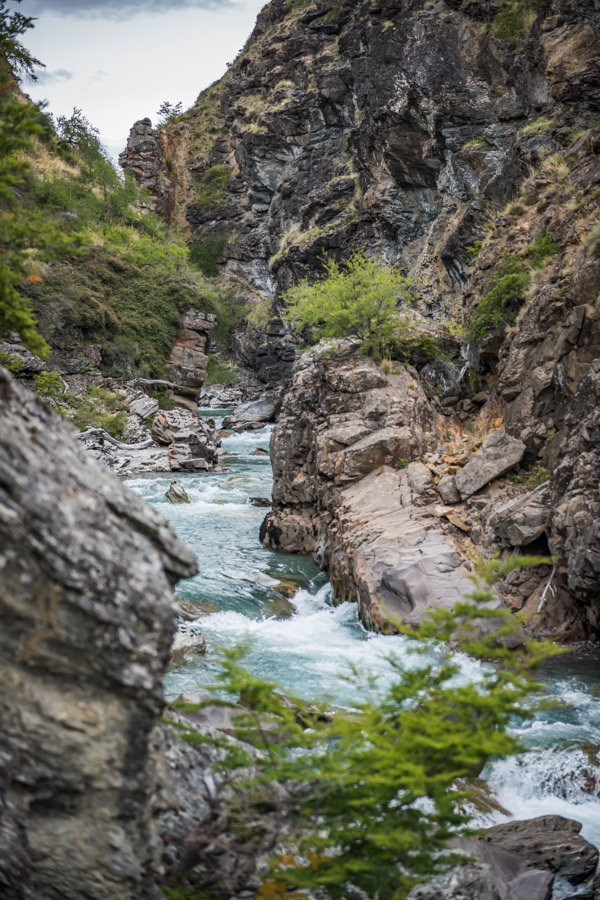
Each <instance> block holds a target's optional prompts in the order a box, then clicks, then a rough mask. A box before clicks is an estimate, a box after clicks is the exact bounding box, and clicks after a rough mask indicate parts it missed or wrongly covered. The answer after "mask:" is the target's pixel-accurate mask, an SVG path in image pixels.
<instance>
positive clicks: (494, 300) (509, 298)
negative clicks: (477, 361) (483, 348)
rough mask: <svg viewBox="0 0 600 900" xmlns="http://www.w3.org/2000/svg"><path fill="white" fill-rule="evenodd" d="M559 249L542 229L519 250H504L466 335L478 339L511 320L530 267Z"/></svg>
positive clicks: (539, 265) (541, 264)
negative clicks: (524, 247)
mask: <svg viewBox="0 0 600 900" xmlns="http://www.w3.org/2000/svg"><path fill="white" fill-rule="evenodd" d="M558 252H559V248H558V245H557V244H556V243H555V242H554V241H553V239H552V238H551V237H550V235H549V234H548V232H547V231H546V230H544V231H542V232H541V233H540V234H538V236H537V237H536V238H535V239H534V240H533V241H532V242H531V244H530V245H529V246H528V247H527V249H526V250H524V251H523V253H510V252H509V251H508V250H505V251H504V253H503V254H502V257H501V258H500V262H499V264H498V265H497V267H496V271H495V272H494V274H493V275H492V277H491V278H490V280H489V281H488V284H487V290H486V293H485V294H484V296H483V297H482V299H481V300H480V301H479V304H478V306H477V308H476V310H475V312H474V314H473V316H472V318H471V321H470V323H469V337H470V338H471V339H472V340H481V338H483V337H485V335H486V334H489V333H490V332H493V331H496V330H498V329H501V328H503V327H504V326H506V325H510V324H512V323H513V322H514V321H515V319H516V317H517V313H518V311H519V309H520V308H521V306H522V304H523V303H524V301H525V298H526V295H527V290H528V288H529V283H530V280H531V270H532V269H534V270H535V269H542V268H543V267H544V266H545V265H546V263H547V262H548V260H549V259H551V258H552V257H553V256H555V255H556V254H557V253H558Z"/></svg>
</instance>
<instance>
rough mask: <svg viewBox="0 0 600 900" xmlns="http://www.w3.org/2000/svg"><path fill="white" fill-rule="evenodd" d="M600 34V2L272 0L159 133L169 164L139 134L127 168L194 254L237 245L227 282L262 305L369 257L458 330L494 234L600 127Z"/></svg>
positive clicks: (228, 254) (148, 135)
mask: <svg viewBox="0 0 600 900" xmlns="http://www.w3.org/2000/svg"><path fill="white" fill-rule="evenodd" d="M513 8H514V9H513ZM511 10H512V12H511ZM509 13H510V15H509ZM513 13H514V15H513ZM597 20H598V15H597V9H596V5H595V3H594V2H593V0H587V2H583V3H574V2H568V0H552V2H544V3H541V4H539V3H536V4H533V3H532V4H529V5H528V4H527V3H525V2H523V3H518V4H517V3H511V2H509V0H503V2H495V3H488V2H485V3H483V2H470V3H467V4H465V3H455V2H437V3H434V4H430V3H425V2H423V0H413V2H410V3H405V4H398V3H396V2H385V0H376V2H360V3H351V2H345V3H341V4H340V3H336V4H333V3H331V0H312V2H311V0H309V2H302V0H300V2H290V0H287V2H286V0H273V2H272V3H270V4H268V6H266V7H265V9H264V10H263V11H262V13H261V14H260V16H259V18H258V21H257V25H256V28H255V30H254V33H253V35H252V36H251V38H250V40H249V42H248V44H247V47H246V48H245V50H244V51H243V53H242V54H241V55H240V56H239V57H238V59H237V60H236V61H235V63H234V64H233V66H232V67H231V68H230V70H229V71H228V73H227V74H226V75H225V77H224V78H223V79H222V80H221V81H220V82H218V83H217V84H215V85H213V86H212V87H211V88H210V89H209V90H208V91H206V92H204V93H203V94H201V95H200V97H199V99H198V101H197V103H196V105H195V106H194V107H192V109H191V110H189V111H188V112H187V113H186V114H185V115H184V116H183V117H180V121H177V122H176V123H173V124H171V125H168V126H167V127H166V128H164V129H161V130H160V131H159V132H158V133H156V134H155V133H153V132H151V130H150V129H149V128H148V123H146V125H145V132H144V137H143V142H144V147H146V146H147V147H148V148H150V144H151V143H153V144H154V146H155V147H156V148H157V151H156V152H157V156H156V159H155V160H154V161H153V162H149V161H148V160H147V159H146V160H145V161H144V160H142V156H143V154H142V155H140V153H138V154H137V156H136V152H135V151H136V147H138V148H139V147H140V146H141V145H140V140H141V137H140V135H139V134H138V132H139V130H140V127H141V126H140V124H138V125H137V126H136V127H135V128H134V130H133V131H132V138H130V145H129V151H128V152H126V153H125V154H124V155H123V158H122V162H123V164H125V165H127V166H128V167H131V168H132V170H133V171H134V173H136V174H137V175H138V177H142V170H144V171H145V169H144V166H145V167H146V169H148V171H149V170H150V169H152V173H153V174H152V177H151V181H152V183H150V182H148V181H147V180H146V181H144V178H145V175H144V176H143V178H142V182H143V183H148V184H149V186H150V187H151V189H153V190H154V191H155V193H156V196H157V200H156V202H157V203H158V206H159V208H160V209H161V210H162V211H163V213H164V214H167V215H170V216H171V217H173V218H175V219H177V220H178V221H180V222H183V221H185V222H187V225H188V228H189V230H190V232H191V236H192V239H193V241H195V242H197V243H206V242H210V241H212V242H215V240H216V239H217V238H219V237H220V238H222V239H223V240H224V239H227V240H226V243H225V244H224V246H222V244H221V246H220V249H222V263H223V265H222V272H223V274H224V275H225V277H226V278H227V279H228V280H230V281H232V282H235V283H237V284H238V286H239V287H240V288H241V289H242V290H243V291H244V292H245V294H246V296H248V297H250V298H256V297H260V298H264V297H267V298H272V297H274V296H275V295H276V294H277V293H278V292H279V291H281V290H282V289H285V288H287V287H289V286H290V284H292V283H293V282H295V281H296V280H297V279H298V278H299V277H301V276H304V275H307V274H308V275H311V276H314V275H315V274H316V273H317V272H319V270H320V266H319V256H320V254H321V253H323V252H326V253H334V254H336V255H338V256H339V257H346V256H347V254H348V251H349V250H350V249H351V248H352V247H357V246H366V247H368V248H369V251H370V252H376V253H378V254H379V255H382V256H383V257H384V258H387V259H388V260H393V261H399V262H400V263H401V264H402V265H403V266H404V267H405V268H406V269H407V271H408V272H409V273H410V274H411V275H412V276H413V277H415V278H416V279H417V280H418V282H419V286H420V296H421V306H422V309H423V310H424V311H429V312H433V313H440V312H441V313H443V314H445V315H454V316H455V317H456V318H458V319H460V318H461V315H462V291H463V288H464V285H465V283H466V281H467V279H468V275H469V273H468V267H469V264H470V262H471V261H472V248H473V246H474V245H475V243H476V241H477V240H480V239H481V238H482V236H483V235H484V234H485V232H484V225H485V223H486V222H487V221H488V220H489V218H490V216H492V215H493V214H494V213H495V212H496V211H497V210H498V209H499V208H500V207H503V206H504V205H505V204H506V202H507V201H508V200H510V199H511V197H512V196H513V195H514V193H515V191H516V190H517V188H518V186H519V185H520V183H521V182H522V180H523V178H524V176H525V175H526V174H527V173H528V171H529V170H530V169H531V167H532V166H536V165H537V164H538V163H539V162H540V160H541V159H542V158H543V156H544V155H545V154H547V153H549V152H550V151H552V150H555V149H559V148H560V147H564V146H565V145H568V143H569V142H570V140H571V137H570V134H571V132H568V129H569V127H570V128H572V127H573V126H584V125H587V124H589V123H590V122H591V121H593V120H594V118H595V117H596V115H597V109H598V103H599V101H598V90H597V88H598V86H599V85H600V75H599V72H598V31H597V28H598V21H597ZM547 115H550V116H551V117H552V122H551V123H550V124H549V126H548V127H547V128H544V127H541V126H540V124H539V120H540V117H541V116H547ZM532 122H537V123H538V124H537V125H536V126H535V127H529V128H528V127H527V126H528V125H529V126H531V123H532ZM159 171H160V174H158V173H159ZM159 182H160V183H159ZM153 185H154V187H153Z"/></svg>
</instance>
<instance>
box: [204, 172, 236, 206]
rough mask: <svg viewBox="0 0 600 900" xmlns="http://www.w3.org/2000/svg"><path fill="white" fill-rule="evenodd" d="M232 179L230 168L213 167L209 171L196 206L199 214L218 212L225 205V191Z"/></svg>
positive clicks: (206, 173) (205, 175)
mask: <svg viewBox="0 0 600 900" xmlns="http://www.w3.org/2000/svg"><path fill="white" fill-rule="evenodd" d="M230 177H231V169H230V168H229V166H211V167H210V169H207V170H206V172H205V173H204V175H203V176H202V179H201V180H200V185H199V188H198V193H197V195H196V206H197V207H198V212H200V213H209V212H216V211H217V210H218V209H220V208H221V207H222V206H224V204H225V196H224V195H225V189H226V187H227V184H228V183H229V179H230Z"/></svg>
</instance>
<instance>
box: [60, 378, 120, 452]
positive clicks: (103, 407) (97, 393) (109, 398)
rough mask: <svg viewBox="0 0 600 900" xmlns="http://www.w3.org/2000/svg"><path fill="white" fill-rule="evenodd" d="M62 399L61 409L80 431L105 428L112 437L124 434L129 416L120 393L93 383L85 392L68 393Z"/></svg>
mask: <svg viewBox="0 0 600 900" xmlns="http://www.w3.org/2000/svg"><path fill="white" fill-rule="evenodd" d="M60 399H61V408H60V411H61V412H62V414H63V415H64V416H65V418H66V419H68V420H69V421H70V422H71V423H72V424H73V425H74V426H75V428H76V429H77V430H78V431H83V430H84V429H85V428H104V430H105V431H107V432H108V433H109V434H110V435H111V437H114V438H117V439H118V438H121V437H122V436H123V430H124V428H125V426H126V424H127V418H128V416H127V412H126V410H125V408H124V400H123V398H122V397H120V396H119V395H118V394H112V393H111V392H110V391H106V390H104V389H103V388H100V387H96V386H95V385H91V386H90V387H89V388H88V389H87V391H86V392H85V393H84V394H71V393H68V394H65V395H64V396H63V397H61V398H60Z"/></svg>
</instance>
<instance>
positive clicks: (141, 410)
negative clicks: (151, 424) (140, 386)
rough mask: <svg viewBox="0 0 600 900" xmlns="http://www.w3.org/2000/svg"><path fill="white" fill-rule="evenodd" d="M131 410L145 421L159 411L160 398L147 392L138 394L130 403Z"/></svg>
mask: <svg viewBox="0 0 600 900" xmlns="http://www.w3.org/2000/svg"><path fill="white" fill-rule="evenodd" d="M128 406H129V412H130V413H133V415H135V416H138V417H139V418H140V419H143V420H144V421H145V420H146V419H148V418H149V417H150V416H153V415H154V414H155V413H157V412H158V400H155V399H154V397H148V395H147V394H138V395H137V397H134V398H133V399H132V400H130V401H129V403H128Z"/></svg>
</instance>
